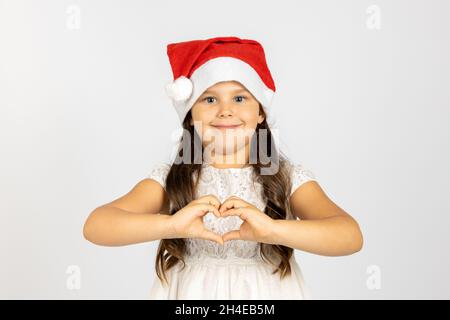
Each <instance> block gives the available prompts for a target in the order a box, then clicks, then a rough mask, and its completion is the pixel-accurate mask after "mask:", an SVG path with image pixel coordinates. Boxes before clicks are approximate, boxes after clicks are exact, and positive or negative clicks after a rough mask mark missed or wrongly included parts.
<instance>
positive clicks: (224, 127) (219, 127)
mask: <svg viewBox="0 0 450 320" xmlns="http://www.w3.org/2000/svg"><path fill="white" fill-rule="evenodd" d="M240 126H241V124H238V125H234V126H213V127H214V128H217V129H236V128H239V127H240Z"/></svg>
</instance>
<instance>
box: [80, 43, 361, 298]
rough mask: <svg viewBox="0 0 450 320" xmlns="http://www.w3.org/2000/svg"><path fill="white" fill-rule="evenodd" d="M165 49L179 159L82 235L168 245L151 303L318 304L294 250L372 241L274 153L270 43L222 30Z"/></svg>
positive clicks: (106, 208) (311, 179) (320, 250)
mask: <svg viewBox="0 0 450 320" xmlns="http://www.w3.org/2000/svg"><path fill="white" fill-rule="evenodd" d="M167 54H168V56H169V60H170V64H171V67H172V71H173V76H174V81H173V82H172V83H170V84H169V85H168V86H167V88H166V90H167V94H168V95H169V96H170V98H171V99H172V102H173V105H174V107H175V110H176V112H177V114H178V116H179V118H180V121H181V123H182V126H183V129H184V134H183V137H182V138H181V139H180V144H179V148H178V152H177V156H176V159H175V160H174V161H173V163H172V164H168V163H160V164H158V165H156V166H155V167H154V168H153V169H152V171H151V172H150V174H149V175H148V176H147V177H146V178H145V179H143V180H142V181H140V182H139V183H137V184H136V186H135V187H134V188H133V189H132V190H131V191H130V192H129V193H127V194H126V195H124V196H122V197H121V198H119V199H117V200H115V201H112V202H110V203H108V204H105V205H103V206H100V207H98V208H97V209H95V210H94V211H93V212H92V213H91V215H90V216H89V218H88V219H87V221H86V223H85V226H84V236H85V238H86V239H88V240H89V241H91V242H93V243H95V244H99V245H107V246H119V245H127V244H133V243H140V242H148V241H153V240H160V242H159V248H158V252H157V257H156V273H157V276H155V280H154V284H153V287H152V289H151V295H150V297H151V298H152V299H311V298H312V297H311V293H310V291H309V289H308V287H307V285H306V284H305V282H304V279H303V276H302V273H301V270H300V267H299V265H298V264H297V262H296V260H295V255H294V254H293V250H294V249H298V250H303V251H307V252H311V253H315V254H320V255H326V256H339V255H349V254H352V253H355V252H357V251H359V250H360V249H361V248H362V243H363V237H362V234H361V231H360V228H359V226H358V223H357V222H356V221H355V220H354V219H353V218H352V217H351V216H350V215H349V214H348V213H346V212H345V211H344V210H342V209H341V208H340V207H338V206H337V205H336V204H335V203H334V202H333V201H331V200H330V199H329V198H328V197H327V195H326V194H325V192H324V191H323V190H322V189H321V187H320V186H319V184H318V182H317V180H316V179H315V176H314V175H313V174H312V172H310V171H309V170H307V169H306V168H305V167H303V166H302V165H301V164H293V163H291V162H290V161H288V160H287V158H286V157H285V156H283V155H282V154H281V153H280V152H279V151H278V150H277V148H276V145H275V141H274V136H273V134H272V132H271V131H270V128H269V125H268V116H269V113H268V111H269V107H270V105H271V101H272V98H273V95H274V92H275V84H274V82H273V79H272V76H271V74H270V71H269V69H268V66H267V63H266V58H265V54H264V50H263V48H262V46H261V44H260V43H258V42H257V41H254V40H249V39H240V38H237V37H217V38H211V39H206V40H193V41H186V42H179V43H172V44H169V45H168V46H167ZM297 218H298V219H297Z"/></svg>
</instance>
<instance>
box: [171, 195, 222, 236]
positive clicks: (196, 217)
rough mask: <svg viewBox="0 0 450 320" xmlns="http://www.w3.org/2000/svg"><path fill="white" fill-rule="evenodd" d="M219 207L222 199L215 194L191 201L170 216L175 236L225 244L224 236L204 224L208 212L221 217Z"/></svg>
mask: <svg viewBox="0 0 450 320" xmlns="http://www.w3.org/2000/svg"><path fill="white" fill-rule="evenodd" d="M219 207H220V201H219V199H217V197H215V196H214V195H206V196H203V197H200V198H198V199H196V200H193V201H191V202H189V204H187V205H186V206H185V207H183V208H182V209H180V210H178V211H177V212H176V213H174V214H173V215H172V216H171V218H170V220H171V227H172V229H173V230H174V232H175V238H200V239H206V240H211V241H215V242H217V243H219V244H223V239H222V237H221V236H220V235H218V234H216V233H214V232H212V231H210V230H208V229H206V228H205V226H204V224H203V216H204V215H206V214H207V213H208V212H213V213H214V215H215V216H216V217H220V212H219Z"/></svg>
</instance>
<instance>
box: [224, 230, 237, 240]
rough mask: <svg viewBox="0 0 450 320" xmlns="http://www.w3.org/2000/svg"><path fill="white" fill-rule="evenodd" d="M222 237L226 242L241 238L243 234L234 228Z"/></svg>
mask: <svg viewBox="0 0 450 320" xmlns="http://www.w3.org/2000/svg"><path fill="white" fill-rule="evenodd" d="M222 238H223V241H224V242H225V241H230V240H241V234H240V233H239V230H233V231H230V232H227V233H225V234H224V235H223V236H222Z"/></svg>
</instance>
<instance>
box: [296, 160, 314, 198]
mask: <svg viewBox="0 0 450 320" xmlns="http://www.w3.org/2000/svg"><path fill="white" fill-rule="evenodd" d="M307 181H317V178H316V175H315V174H314V173H313V172H312V171H311V170H310V169H309V168H306V167H305V166H303V165H302V164H299V163H296V164H291V184H292V188H291V194H290V195H292V194H293V193H294V192H295V190H297V188H299V187H300V186H301V185H302V184H304V183H305V182H307Z"/></svg>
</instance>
